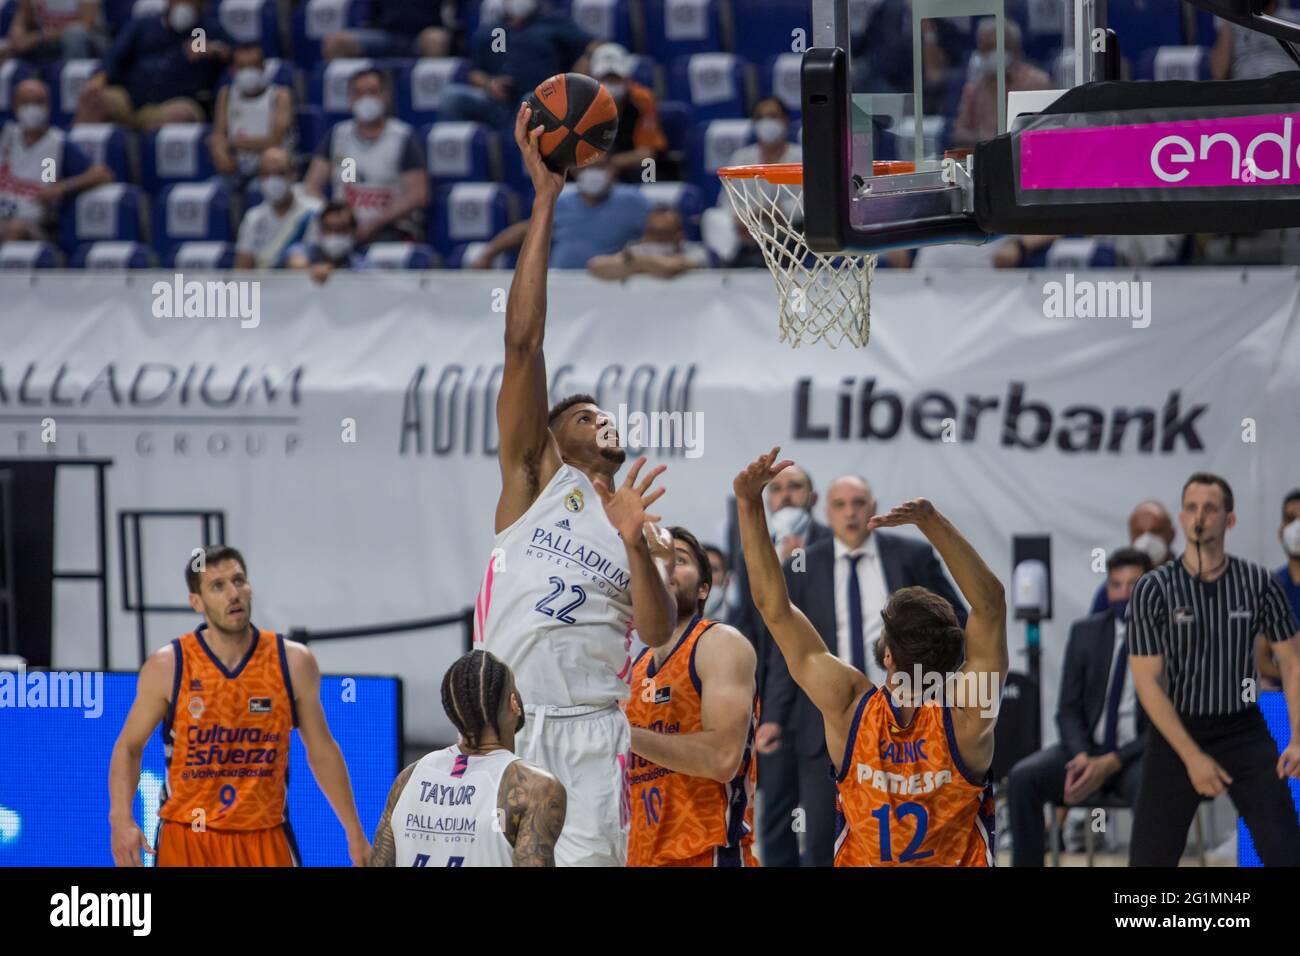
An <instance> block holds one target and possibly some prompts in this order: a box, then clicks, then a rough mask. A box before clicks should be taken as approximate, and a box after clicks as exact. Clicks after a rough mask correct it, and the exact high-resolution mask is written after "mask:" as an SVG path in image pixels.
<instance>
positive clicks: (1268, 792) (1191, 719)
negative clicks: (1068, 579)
mask: <svg viewBox="0 0 1300 956" xmlns="http://www.w3.org/2000/svg"><path fill="white" fill-rule="evenodd" d="M1178 520H1179V524H1181V525H1182V528H1183V534H1184V536H1185V537H1186V539H1187V542H1188V544H1187V549H1186V550H1185V551H1184V552H1183V555H1182V557H1181V558H1180V559H1179V560H1177V561H1170V562H1169V563H1168V564H1165V565H1162V566H1161V567H1159V568H1156V569H1155V570H1154V571H1151V572H1149V573H1147V574H1145V575H1143V577H1142V578H1141V579H1140V580H1139V581H1138V583H1137V585H1136V586H1135V587H1134V588H1133V596H1132V598H1131V599H1130V601H1129V608H1128V652H1129V667H1130V670H1131V671H1132V674H1133V684H1134V687H1135V688H1136V689H1137V694H1138V699H1139V700H1141V702H1142V708H1143V709H1144V710H1145V711H1146V713H1147V716H1148V717H1150V719H1151V723H1152V727H1151V731H1150V736H1149V738H1148V740H1147V747H1146V757H1145V762H1144V765H1143V768H1142V783H1141V786H1140V787H1139V789H1138V799H1137V806H1136V807H1135V809H1134V814H1133V838H1132V843H1131V848H1130V857H1129V864H1130V865H1131V866H1177V865H1178V859H1179V857H1181V856H1182V852H1183V848H1184V846H1186V844H1187V828H1188V826H1189V825H1190V824H1191V822H1192V818H1193V817H1194V816H1195V814H1196V808H1197V806H1198V805H1199V804H1200V802H1201V800H1202V799H1204V798H1207V797H1216V796H1218V795H1219V794H1221V793H1223V791H1224V790H1225V789H1226V790H1227V791H1228V794H1229V796H1231V797H1232V802H1233V804H1234V805H1235V806H1236V808H1237V812H1238V813H1240V814H1241V816H1242V817H1243V818H1245V821H1246V825H1247V826H1248V827H1249V828H1250V833H1251V836H1252V838H1253V839H1254V843H1255V847H1256V849H1257V850H1258V851H1259V855H1260V858H1261V859H1262V860H1263V861H1264V864H1265V865H1266V866H1300V821H1298V820H1297V815H1296V808H1295V806H1294V805H1293V804H1292V802H1291V795H1290V793H1289V791H1288V788H1287V785H1286V779H1285V778H1287V777H1300V636H1298V635H1297V633H1296V632H1297V630H1300V628H1298V627H1297V624H1296V620H1295V617H1294V616H1293V615H1292V614H1291V608H1290V606H1289V605H1288V603H1287V599H1286V595H1285V594H1283V592H1282V588H1281V587H1280V586H1279V585H1278V583H1277V579H1276V578H1274V577H1273V576H1272V575H1271V574H1269V572H1268V571H1267V570H1265V569H1264V568H1263V567H1261V566H1260V565H1257V564H1253V563H1252V562H1250V561H1243V560H1241V559H1240V558H1234V557H1231V556H1229V555H1228V554H1227V553H1226V551H1225V550H1224V535H1225V534H1226V533H1227V531H1228V529H1229V528H1231V527H1232V526H1233V525H1234V524H1235V523H1236V515H1234V514H1233V513H1232V489H1231V488H1229V487H1228V483H1227V482H1226V481H1224V480H1223V479H1222V478H1220V477H1219V476H1218V475H1211V474H1208V473H1205V472H1197V473H1196V474H1194V475H1192V476H1191V477H1190V478H1188V479H1187V483H1186V484H1185V485H1183V502H1182V513H1181V514H1180V515H1179V516H1178ZM1256 635H1262V636H1263V637H1264V638H1265V639H1267V640H1268V641H1269V642H1270V643H1271V644H1272V649H1273V654H1274V655H1275V657H1276V659H1277V662H1278V665H1279V668H1280V670H1281V672H1282V687H1283V690H1284V691H1285V693H1286V700H1287V707H1288V710H1289V713H1290V716H1291V742H1290V744H1289V745H1288V746H1287V748H1286V750H1284V751H1283V752H1282V754H1281V756H1280V757H1279V756H1278V753H1277V747H1276V745H1275V744H1274V743H1273V738H1272V737H1271V736H1270V735H1269V732H1268V727H1267V726H1266V724H1265V723H1264V718H1263V715H1261V714H1260V712H1259V707H1258V706H1257V705H1256V704H1255V702H1254V701H1255V697H1256V695H1255V693H1253V692H1250V688H1251V687H1252V686H1254V680H1255V667H1254V656H1253V648H1254V644H1255V637H1256ZM1248 682H1249V683H1248Z"/></svg>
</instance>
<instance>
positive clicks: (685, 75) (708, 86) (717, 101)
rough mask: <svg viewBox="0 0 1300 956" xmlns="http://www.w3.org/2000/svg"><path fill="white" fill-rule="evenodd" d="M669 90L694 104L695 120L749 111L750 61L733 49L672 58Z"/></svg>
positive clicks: (737, 115)
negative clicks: (731, 50) (740, 56)
mask: <svg viewBox="0 0 1300 956" xmlns="http://www.w3.org/2000/svg"><path fill="white" fill-rule="evenodd" d="M668 94H669V95H670V96H671V97H672V98H673V99H675V100H682V101H683V102H686V103H689V104H690V105H691V111H692V113H693V114H694V117H695V120H696V121H697V122H701V121H704V120H713V119H727V118H729V117H740V116H746V115H748V114H749V107H750V101H751V99H752V97H751V96H750V77H749V64H748V63H746V62H745V61H744V60H742V59H740V58H739V57H737V56H735V55H733V54H731V53H696V54H694V55H692V56H684V57H679V58H678V59H676V60H674V61H673V64H672V67H671V69H670V70H669V74H668Z"/></svg>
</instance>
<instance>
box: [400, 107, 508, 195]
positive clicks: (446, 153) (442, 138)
mask: <svg viewBox="0 0 1300 956" xmlns="http://www.w3.org/2000/svg"><path fill="white" fill-rule="evenodd" d="M420 133H421V136H422V138H423V139H424V146H425V149H424V151H425V157H426V158H425V162H426V163H427V165H428V171H429V176H430V178H431V179H432V180H433V185H434V186H435V187H437V186H446V185H451V184H452V183H464V182H485V181H488V180H497V179H500V178H501V144H500V140H499V138H498V137H497V135H496V134H495V133H494V132H493V131H492V130H491V129H490V128H489V127H487V126H484V125H483V124H482V123H469V122H449V123H431V124H430V125H429V126H427V127H425V128H423V129H421V131H420ZM515 152H518V150H515Z"/></svg>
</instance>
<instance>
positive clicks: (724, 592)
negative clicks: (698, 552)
mask: <svg viewBox="0 0 1300 956" xmlns="http://www.w3.org/2000/svg"><path fill="white" fill-rule="evenodd" d="M704 553H705V554H707V555H708V556H709V568H710V569H711V570H712V571H713V587H712V589H711V590H710V591H709V596H708V597H707V598H705V599H704V616H705V617H707V618H708V619H709V620H711V621H725V620H727V616H728V615H729V614H730V613H731V609H730V607H729V605H730V597H729V595H728V589H729V588H730V585H731V562H729V561H728V560H727V552H725V551H723V550H722V549H721V548H719V547H718V546H717V545H716V544H706V545H705V546H704Z"/></svg>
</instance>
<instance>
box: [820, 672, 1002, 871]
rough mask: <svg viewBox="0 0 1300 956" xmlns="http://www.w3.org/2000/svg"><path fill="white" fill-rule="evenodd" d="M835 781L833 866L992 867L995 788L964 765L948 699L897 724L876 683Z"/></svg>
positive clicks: (885, 694) (853, 729)
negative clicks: (836, 807) (836, 806)
mask: <svg viewBox="0 0 1300 956" xmlns="http://www.w3.org/2000/svg"><path fill="white" fill-rule="evenodd" d="M836 784H837V787H838V789H839V804H840V820H839V826H840V829H839V832H838V833H837V834H836V839H835V865H836V866H993V864H994V859H993V788H992V786H991V784H989V783H988V782H987V781H982V780H976V779H975V778H974V777H972V776H971V775H970V774H969V773H968V772H967V770H966V768H965V767H964V766H963V765H962V762H961V755H960V754H959V753H958V752H957V742H956V737H955V736H954V734H953V728H952V713H951V712H950V711H949V709H948V708H947V707H946V706H923V707H918V708H917V709H916V711H915V713H914V716H913V717H912V723H911V725H910V726H908V727H901V726H900V725H899V723H898V715H897V711H896V710H895V708H894V702H893V701H892V700H891V699H890V696H889V693H888V691H885V690H882V689H881V688H878V687H873V688H872V689H871V690H870V691H868V692H867V693H866V694H864V695H863V696H862V701H861V703H859V704H858V709H857V712H856V713H855V714H854V718H853V724H852V727H851V729H850V730H849V739H848V742H847V744H846V746H845V748H844V762H843V764H842V765H841V766H840V773H839V776H838V778H837V780H836Z"/></svg>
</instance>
